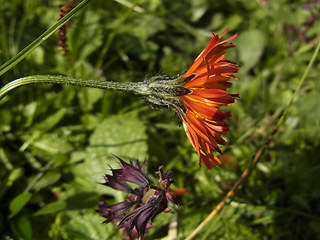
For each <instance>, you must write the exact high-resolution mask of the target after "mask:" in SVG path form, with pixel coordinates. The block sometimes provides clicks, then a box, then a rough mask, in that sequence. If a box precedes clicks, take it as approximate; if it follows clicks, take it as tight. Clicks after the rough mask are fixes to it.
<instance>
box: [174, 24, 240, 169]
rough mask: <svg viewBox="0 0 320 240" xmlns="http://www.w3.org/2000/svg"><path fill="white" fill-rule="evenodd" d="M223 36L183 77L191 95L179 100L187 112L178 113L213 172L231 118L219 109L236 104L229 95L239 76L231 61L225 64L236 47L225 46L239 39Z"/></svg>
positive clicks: (215, 39) (202, 158) (193, 143)
mask: <svg viewBox="0 0 320 240" xmlns="http://www.w3.org/2000/svg"><path fill="white" fill-rule="evenodd" d="M227 31H228V29H226V30H225V31H224V32H223V33H222V34H221V35H216V34H214V33H213V37H212V39H211V40H210V41H209V43H208V45H207V47H206V48H205V49H204V50H203V51H202V53H201V54H200V55H199V56H198V57H197V58H196V60H195V61H194V63H193V64H192V66H191V67H190V68H189V70H188V71H187V72H186V73H185V74H184V75H183V76H182V79H184V80H185V81H186V82H185V83H184V85H183V88H185V89H188V90H189V91H190V92H189V93H188V94H185V95H182V96H180V100H181V102H182V105H183V107H184V109H183V110H184V111H179V115H180V117H181V119H182V122H183V127H184V129H185V132H186V134H187V136H188V138H189V140H190V142H191V144H192V146H193V147H194V149H195V150H196V151H197V152H198V155H199V158H200V162H199V165H200V166H201V163H202V161H203V162H204V164H205V165H206V167H207V168H208V169H212V168H213V167H214V166H215V165H220V164H221V162H220V160H219V158H217V157H216V156H215V155H214V154H213V153H214V152H218V153H220V154H222V152H221V150H220V148H219V146H218V145H225V144H226V141H225V140H224V139H223V138H222V136H225V135H226V134H227V132H228V131H229V128H228V125H227V124H226V123H225V120H226V119H227V118H229V117H230V116H231V114H230V113H229V112H226V111H223V110H221V109H219V107H220V106H228V105H230V104H231V103H233V102H234V100H235V98H237V97H239V96H238V94H230V93H228V92H226V90H227V88H229V87H231V85H232V83H231V82H230V78H231V77H233V78H235V79H237V77H235V76H234V73H236V72H238V69H239V66H238V65H236V64H235V63H233V62H231V61H227V60H224V57H225V56H226V53H225V52H223V51H224V50H226V49H228V48H232V47H235V45H234V44H225V43H226V42H228V41H230V40H233V39H235V38H236V37H237V34H234V35H232V36H231V37H229V38H227V39H226V40H224V41H221V42H219V41H220V39H221V37H222V36H223V35H225V33H226V32H227Z"/></svg>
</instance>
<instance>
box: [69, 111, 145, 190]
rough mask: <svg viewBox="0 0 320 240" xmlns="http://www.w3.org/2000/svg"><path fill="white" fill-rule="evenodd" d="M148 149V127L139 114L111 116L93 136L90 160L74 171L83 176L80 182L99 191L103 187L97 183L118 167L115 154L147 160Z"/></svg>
mask: <svg viewBox="0 0 320 240" xmlns="http://www.w3.org/2000/svg"><path fill="white" fill-rule="evenodd" d="M147 150H148V146H147V134H146V128H145V125H144V124H143V122H141V121H140V120H139V119H138V118H137V116H136V115H133V114H122V115H115V116H111V117H109V118H108V119H105V120H104V121H102V122H101V123H100V124H99V125H98V126H97V127H96V129H95V130H94V132H93V133H92V135H91V136H90V139H89V146H88V147H87V149H86V151H87V156H86V159H85V160H84V162H82V163H81V164H78V165H77V166H75V167H74V168H73V172H74V174H75V176H76V177H78V178H79V180H78V181H77V182H81V184H82V185H83V184H89V185H87V186H86V187H88V188H91V190H94V189H95V190H98V189H101V186H100V185H99V184H97V183H98V182H101V177H102V176H103V175H104V174H105V172H106V171H107V169H108V168H109V167H108V166H114V167H117V166H118V161H117V160H116V158H115V157H114V156H113V155H112V154H115V155H117V156H119V157H121V158H124V159H129V158H136V159H140V160H141V161H143V160H144V159H145V158H146V154H147ZM82 187H83V186H82ZM102 189H105V188H102Z"/></svg>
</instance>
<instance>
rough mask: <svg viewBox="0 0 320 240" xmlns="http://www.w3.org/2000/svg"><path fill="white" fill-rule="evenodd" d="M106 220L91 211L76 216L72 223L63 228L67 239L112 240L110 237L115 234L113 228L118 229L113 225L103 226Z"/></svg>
mask: <svg viewBox="0 0 320 240" xmlns="http://www.w3.org/2000/svg"><path fill="white" fill-rule="evenodd" d="M104 220H105V219H104V218H102V217H100V216H99V215H98V214H95V213H92V212H91V211H90V212H89V213H85V214H81V215H75V216H73V217H72V219H71V221H70V222H68V223H67V224H65V225H64V226H63V231H64V234H65V235H66V238H65V239H79V240H80V239H83V240H90V239H92V240H96V239H110V235H111V234H113V231H112V228H114V229H116V227H115V226H113V225H112V224H102V222H103V221H104Z"/></svg>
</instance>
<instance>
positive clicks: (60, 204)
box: [34, 201, 67, 215]
mask: <svg viewBox="0 0 320 240" xmlns="http://www.w3.org/2000/svg"><path fill="white" fill-rule="evenodd" d="M66 207H67V203H66V202H65V201H57V202H52V203H49V204H48V205H46V206H45V207H43V208H41V209H40V210H38V211H37V212H36V213H35V214H34V215H43V214H51V213H55V214H56V213H57V212H58V211H61V210H63V209H65V208H66Z"/></svg>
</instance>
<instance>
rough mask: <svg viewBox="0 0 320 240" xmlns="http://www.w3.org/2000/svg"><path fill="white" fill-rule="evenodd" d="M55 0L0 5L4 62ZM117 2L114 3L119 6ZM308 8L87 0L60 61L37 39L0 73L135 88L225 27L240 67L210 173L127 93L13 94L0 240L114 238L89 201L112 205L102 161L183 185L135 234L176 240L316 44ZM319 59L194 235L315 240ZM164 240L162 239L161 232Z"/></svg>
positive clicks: (225, 178)
mask: <svg viewBox="0 0 320 240" xmlns="http://www.w3.org/2000/svg"><path fill="white" fill-rule="evenodd" d="M64 3H65V2H64V1H63V0H50V1H40V0H11V1H5V0H1V1H0V4H1V8H0V46H1V47H0V61H1V63H4V62H5V61H7V60H8V59H9V58H11V57H13V56H14V55H15V54H17V52H18V51H19V50H21V49H23V48H24V47H25V46H27V45H28V44H29V43H31V42H32V41H33V40H34V39H35V38H36V37H38V36H39V35H40V34H41V33H42V32H44V31H45V30H46V29H47V28H48V27H49V26H51V25H52V24H54V23H55V22H56V21H57V19H58V16H59V7H60V6H62V5H63V4H64ZM124 3H126V4H124ZM319 13H320V3H319V1H316V0H314V1H306V0H296V1H289V0H257V1H244V0H226V1H210V0H198V1H194V0H183V1H171V0H170V1H169V0H162V1H161V0H152V1H147V0H137V1H127V0H123V1H104V0H93V1H92V2H91V3H90V4H89V5H88V6H87V7H86V8H85V9H83V10H82V11H81V12H80V13H79V14H77V15H76V17H75V18H73V20H72V22H71V25H70V27H69V28H68V29H67V39H68V41H67V43H68V45H69V47H70V52H69V55H68V56H67V57H65V56H63V55H62V54H61V50H60V49H59V48H58V44H57V43H58V40H57V38H55V37H52V38H50V39H48V40H47V41H46V42H45V43H44V44H42V45H41V46H40V47H38V48H37V49H36V50H35V51H34V52H33V53H32V54H31V55H29V56H28V57H27V59H25V60H24V61H22V62H21V63H19V64H18V65H17V66H16V67H15V68H13V69H12V70H10V71H9V72H7V73H6V74H4V75H3V76H1V85H4V84H5V83H7V82H9V81H11V80H13V79H16V78H19V77H22V76H27V75H33V74H61V75H68V76H75V77H81V78H91V79H106V80H113V81H123V82H125V81H141V80H143V79H144V78H146V77H148V76H151V75H154V74H158V73H165V74H168V75H175V74H181V73H183V72H184V71H186V70H187V68H188V66H190V65H191V63H192V61H193V59H194V58H195V57H196V56H197V55H198V54H199V53H200V52H201V51H202V49H203V48H204V47H205V46H206V44H207V42H208V40H209V39H210V37H211V33H210V32H211V31H214V32H216V33H221V32H223V30H224V29H225V28H227V27H229V28H230V30H229V33H228V35H230V34H232V33H234V32H238V33H239V37H238V38H237V39H236V40H234V42H235V43H236V44H237V48H236V49H232V50H229V51H228V59H230V60H233V61H235V62H237V63H239V64H240V65H241V70H240V72H239V73H238V74H237V76H238V77H239V78H240V80H239V81H236V80H234V81H233V82H234V85H233V87H232V88H231V89H230V91H231V92H232V93H239V94H240V97H241V100H240V101H239V102H237V103H236V104H234V105H233V106H231V107H230V108H229V110H230V111H231V112H232V114H233V116H232V118H231V119H230V121H229V123H230V129H231V130H230V133H229V134H228V136H227V140H228V142H229V144H228V146H226V147H224V153H225V155H224V165H223V166H221V167H219V168H215V169H213V170H212V171H207V170H206V169H205V168H204V167H202V168H199V166H198V157H197V154H196V152H195V151H194V150H193V149H192V147H191V144H190V143H189V142H188V140H187V137H186V136H185V133H184V131H183V129H182V128H181V127H179V126H178V125H179V121H178V120H176V118H175V116H174V115H173V114H172V113H170V112H168V111H153V110H152V109H149V108H148V107H147V106H145V105H144V102H143V100H142V99H140V98H139V97H137V96H132V95H130V94H128V93H121V92H107V91H103V90H97V89H85V88H79V87H70V86H66V87H61V86H57V85H54V86H51V85H43V86H42V85H37V86H28V87H21V88H19V89H17V90H14V91H13V92H11V93H10V94H9V95H8V96H7V97H5V98H4V99H3V100H2V101H1V102H0V166H1V167H0V201H1V205H0V233H1V235H2V239H118V238H119V235H118V232H117V231H116V227H115V226H112V225H111V224H108V225H103V224H101V222H102V221H104V219H103V218H102V217H100V216H99V215H98V214H97V213H96V212H95V210H96V208H97V204H98V202H99V199H101V196H102V195H103V196H104V198H107V199H109V201H110V202H113V201H118V200H121V199H122V198H123V196H122V195H121V194H119V193H118V192H116V191H113V190H110V189H108V188H106V187H104V186H102V185H99V184H98V183H99V182H102V177H103V175H104V174H105V173H106V172H107V170H108V169H109V166H117V163H116V159H115V158H114V157H113V156H112V155H111V154H116V155H118V156H119V157H122V158H124V159H126V160H128V159H129V158H139V159H140V160H144V159H147V167H148V172H149V174H148V176H149V178H151V179H154V180H155V177H154V174H153V173H154V172H155V171H156V170H157V168H158V166H159V165H164V166H165V168H166V169H167V170H173V172H174V177H175V179H176V183H175V187H186V188H187V189H188V191H189V193H188V194H187V195H185V196H183V197H182V198H181V201H182V207H181V208H179V209H176V210H175V211H176V212H177V216H175V215H173V214H163V215H160V216H159V217H158V218H157V219H156V220H155V223H154V224H155V225H156V228H155V229H151V230H150V233H149V235H148V239H155V238H161V237H163V238H164V239H172V238H175V236H174V235H172V233H170V234H169V236H167V234H168V229H169V225H170V224H172V223H174V222H175V221H177V223H178V224H177V237H176V238H177V239H184V238H185V237H186V236H188V234H190V233H191V231H192V230H193V229H195V228H196V227H197V226H198V225H199V223H200V222H201V221H202V220H203V219H204V218H205V217H206V216H207V215H208V214H209V213H210V211H211V210H212V209H213V208H214V207H215V206H216V205H217V204H218V203H219V202H220V201H221V199H222V198H223V197H224V195H225V194H226V192H227V191H228V190H229V189H230V188H231V186H232V185H233V183H234V182H235V181H236V179H237V178H238V177H239V176H240V174H241V172H242V171H243V170H244V169H245V168H247V167H248V165H249V163H250V161H251V160H252V158H253V156H254V154H255V153H256V152H257V151H258V149H259V147H260V145H261V143H262V141H263V139H265V138H267V137H268V136H269V134H270V129H271V127H272V126H270V125H269V119H270V117H271V116H272V115H273V114H274V113H275V112H276V111H277V110H279V109H281V108H282V107H284V106H285V105H286V103H287V102H288V101H289V99H290V98H291V97H292V94H293V92H294V90H295V89H296V87H297V85H298V82H299V79H300V78H301V76H302V75H303V72H304V71H305V69H306V67H307V64H308V62H309V60H310V58H311V56H312V54H313V52H314V48H315V45H316V44H317V42H318V41H319V29H320V20H319V17H320V14H319ZM319 60H320V58H319V56H317V59H316V62H315V64H314V66H313V68H312V69H311V72H310V74H309V75H308V77H307V79H306V82H305V84H304V85H303V87H302V89H301V90H300V91H299V96H298V101H297V102H296V103H295V104H294V105H293V106H291V107H290V108H289V109H288V116H287V118H286V120H285V123H284V124H283V125H281V126H280V129H279V132H278V133H277V135H276V136H275V137H274V139H273V140H272V142H271V145H270V148H269V149H268V150H267V151H266V152H265V153H264V154H263V156H262V157H261V159H260V162H259V163H258V164H257V165H256V168H255V169H254V170H253V171H252V173H251V174H250V176H249V177H248V179H246V181H244V182H243V184H242V185H241V187H240V188H239V189H238V190H237V191H236V194H235V196H234V197H233V198H232V200H231V201H230V202H229V203H228V204H227V205H226V206H225V207H224V208H223V209H222V211H221V212H219V214H218V215H217V216H215V218H214V219H213V220H212V221H211V222H210V223H209V224H208V225H207V226H206V227H205V229H203V231H202V232H201V233H200V234H199V235H198V236H197V239H228V240H230V239H320V231H319V226H320V210H319V209H320V161H319V155H320V139H319V136H320V111H319V102H320V81H319V67H320V61H319ZM166 236H167V237H166Z"/></svg>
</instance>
